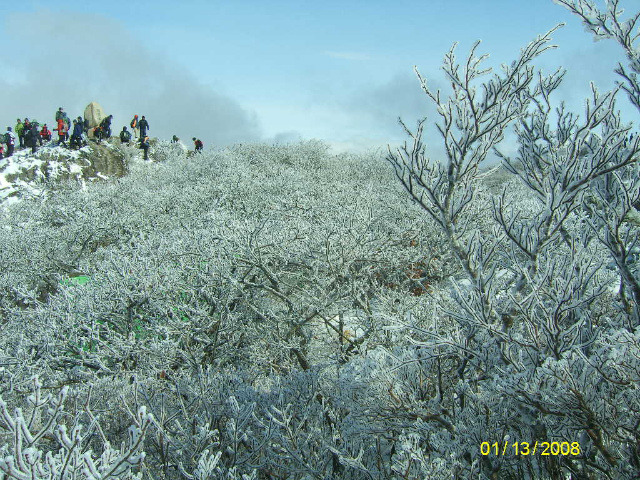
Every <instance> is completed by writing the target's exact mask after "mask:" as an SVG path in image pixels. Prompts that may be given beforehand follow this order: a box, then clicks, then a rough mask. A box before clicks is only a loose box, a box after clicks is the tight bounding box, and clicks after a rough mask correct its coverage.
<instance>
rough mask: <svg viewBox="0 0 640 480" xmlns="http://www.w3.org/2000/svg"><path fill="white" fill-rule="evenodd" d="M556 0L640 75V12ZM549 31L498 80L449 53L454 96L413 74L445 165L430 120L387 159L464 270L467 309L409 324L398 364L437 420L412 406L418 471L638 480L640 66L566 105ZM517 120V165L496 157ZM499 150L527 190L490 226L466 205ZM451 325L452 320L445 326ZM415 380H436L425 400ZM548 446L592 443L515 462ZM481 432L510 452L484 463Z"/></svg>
mask: <svg viewBox="0 0 640 480" xmlns="http://www.w3.org/2000/svg"><path fill="white" fill-rule="evenodd" d="M559 3H563V4H565V5H567V6H569V7H570V8H571V9H572V10H573V11H574V12H577V13H579V14H580V15H582V16H583V19H585V22H587V25H588V26H589V28H591V29H593V30H594V32H595V33H596V34H599V35H602V36H610V37H614V38H617V39H618V40H619V41H620V43H622V44H623V46H624V47H625V49H626V50H627V52H628V55H629V59H630V66H629V68H631V70H633V71H634V72H638V64H637V61H636V58H637V55H638V50H637V47H634V46H633V42H634V41H635V39H636V38H637V36H638V32H637V27H636V25H635V23H636V20H637V19H638V15H636V16H635V17H633V19H631V20H628V21H624V22H623V21H622V20H621V19H620V15H621V14H622V12H621V11H620V10H619V8H618V6H617V4H618V2H609V3H608V4H609V9H608V11H607V12H605V13H598V12H597V11H596V10H595V8H594V7H593V5H591V4H590V3H588V2H586V1H583V2H564V1H561V2H559ZM552 32H553V31H551V32H549V33H548V34H546V35H544V36H541V37H540V38H538V39H536V40H535V41H534V42H532V43H531V44H530V45H529V46H528V47H527V48H525V49H524V50H522V52H521V56H520V57H519V58H518V59H517V60H516V61H515V62H513V63H512V64H511V65H509V66H504V67H503V72H502V73H501V74H497V75H494V76H493V77H492V78H490V79H488V80H485V81H482V80H481V79H482V77H483V76H485V75H487V74H488V73H489V71H488V70H483V69H482V67H481V62H482V60H483V59H484V57H476V54H475V51H476V49H477V45H475V46H474V48H473V49H472V51H471V53H470V54H469V56H468V58H467V59H466V60H465V61H464V62H463V63H462V64H458V63H457V61H456V58H455V56H454V51H453V50H452V51H451V52H449V54H447V56H446V57H445V62H444V65H443V70H444V72H445V73H446V75H447V76H448V78H449V80H450V81H451V83H452V87H453V93H452V94H451V95H450V96H449V97H448V98H446V99H445V98H443V96H442V94H441V92H440V91H433V90H431V89H430V88H429V86H428V85H427V82H426V80H425V79H424V78H423V77H422V76H421V75H420V74H419V73H418V78H419V80H420V83H421V85H422V88H423V90H424V92H425V94H426V95H427V97H428V98H429V99H430V100H431V101H432V102H434V103H435V105H436V107H437V111H438V114H439V116H440V121H439V123H438V129H439V131H440V134H441V136H442V140H443V142H444V144H445V149H446V158H444V159H443V161H439V159H438V160H433V159H430V158H429V157H428V155H427V153H426V148H425V145H424V144H423V141H422V127H423V122H424V121H421V122H420V123H419V124H418V128H417V130H416V131H415V132H412V131H410V130H409V129H408V128H406V127H405V130H406V131H407V133H408V134H409V135H410V137H411V138H412V145H411V146H407V145H405V146H404V147H402V148H400V149H398V150H397V151H395V152H394V151H391V150H390V152H389V155H388V157H387V158H388V160H389V162H390V163H391V164H392V166H393V167H394V169H395V173H396V176H397V178H398V179H399V180H400V182H401V183H402V185H403V186H404V188H405V190H406V191H407V192H408V193H409V194H410V196H411V197H412V198H413V199H414V201H415V202H416V203H417V204H418V205H420V206H421V207H422V209H423V210H424V211H425V212H426V214H428V215H429V216H430V217H431V218H433V219H434V221H435V222H436V223H437V224H438V225H439V227H440V229H441V230H442V231H443V232H444V234H445V235H446V238H447V241H448V243H449V245H450V247H451V250H452V252H453V253H454V254H455V256H456V257H457V259H458V261H459V264H460V266H461V267H462V269H463V270H464V272H465V274H466V278H467V280H465V281H461V280H460V279H458V280H454V281H453V286H454V288H455V295H454V298H455V300H456V305H455V306H454V308H450V307H449V308H448V311H447V312H446V313H445V315H444V316H443V318H442V319H438V320H437V321H435V320H434V321H433V324H432V326H430V327H429V328H416V327H415V326H414V325H412V324H410V323H409V322H408V324H407V327H408V328H410V332H412V334H411V335H412V337H413V338H414V341H415V343H416V344H417V345H418V346H419V347H420V348H418V349H416V350H415V351H413V352H411V353H409V354H407V353H403V355H402V357H400V358H399V360H400V363H398V366H397V367H396V368H398V369H400V370H406V371H407V373H406V379H405V380H403V381H401V382H398V384H397V386H396V387H395V388H397V390H398V391H399V392H404V395H397V396H398V402H399V403H400V405H401V406H402V407H404V408H402V410H408V412H407V413H406V414H407V415H409V414H411V413H413V412H415V411H416V410H418V407H416V405H421V406H422V408H423V409H424V411H425V412H429V414H428V415H425V414H423V415H422V416H420V415H417V414H415V413H414V415H415V416H416V422H415V423H414V424H413V426H412V428H409V429H404V435H403V438H404V439H405V442H404V444H403V449H402V450H403V451H402V454H401V455H397V461H398V462H399V464H400V465H401V468H402V469H404V471H412V472H415V473H416V475H418V474H421V475H426V474H427V473H428V472H433V471H441V472H443V474H444V472H451V471H454V472H459V474H460V475H461V476H462V477H464V478H470V477H472V476H473V477H478V476H481V477H482V478H494V477H495V478H497V477H499V478H558V479H559V478H567V475H572V476H575V477H576V478H635V477H636V476H637V475H638V472H639V471H640V451H639V449H638V445H639V443H638V440H639V439H640V437H639V436H638V435H639V433H638V429H637V413H638V409H639V408H640V401H639V399H640V396H638V390H637V380H638V373H639V372H640V363H639V362H638V360H639V359H640V356H639V355H638V354H639V353H640V344H639V343H638V333H639V330H638V326H639V318H638V310H637V309H638V303H637V302H638V300H640V297H639V296H638V280H637V274H636V269H635V266H634V264H635V260H636V259H635V257H634V255H633V253H634V251H635V250H634V248H635V246H636V243H637V241H638V229H637V228H638V225H637V224H636V223H634V222H630V221H629V218H628V216H629V213H630V211H631V210H632V205H633V204H635V203H636V202H637V201H638V198H639V191H640V184H639V181H638V173H640V172H638V167H637V158H638V153H639V151H640V147H639V143H638V139H637V137H636V138H635V140H631V141H630V140H629V133H630V130H631V126H630V125H625V124H623V123H622V122H621V120H620V117H619V114H618V113H617V112H616V110H615V98H616V94H617V92H618V90H619V89H620V88H622V89H624V90H626V91H627V93H629V95H630V96H631V98H632V101H633V99H634V95H637V94H638V90H637V84H636V83H635V73H634V74H630V73H627V71H626V70H625V68H624V67H622V66H620V67H619V68H618V73H619V74H620V75H621V76H622V77H623V78H624V80H625V81H626V83H623V84H621V86H620V87H619V88H618V89H617V90H615V91H613V92H605V93H600V92H598V91H597V90H596V89H595V87H592V96H591V98H589V99H588V100H587V102H586V108H585V112H584V114H583V115H582V116H579V115H577V114H573V113H570V112H567V111H566V110H565V108H564V106H563V105H562V104H560V105H558V106H557V107H556V108H555V109H554V107H553V106H552V104H551V100H550V96H551V94H552V92H553V91H554V90H555V89H556V88H557V87H558V85H559V84H560V82H561V80H562V76H563V72H562V71H560V70H559V71H557V72H555V73H553V74H551V75H549V76H544V75H542V74H541V73H536V72H535V70H534V68H533V67H532V66H531V65H530V62H531V61H532V60H533V59H534V58H535V57H536V56H538V55H540V54H541V53H543V52H544V51H545V50H546V49H548V48H551V47H550V46H549V44H548V42H549V40H550V34H551V33H552ZM634 35H635V36H634ZM634 103H635V102H634ZM511 123H513V124H514V126H515V131H516V133H517V136H518V140H519V144H520V147H519V149H518V153H517V156H516V157H515V158H510V157H507V156H505V155H502V154H501V153H500V151H499V149H496V147H498V144H499V142H500V140H501V139H502V138H503V135H504V131H505V129H506V128H507V126H508V125H509V124H511ZM403 126H404V124H403ZM492 149H495V151H496V152H497V153H498V155H500V156H501V157H502V159H503V165H504V167H505V168H506V169H507V170H508V171H509V172H511V173H512V174H513V175H515V176H516V177H517V178H518V179H519V180H520V181H521V182H522V185H523V186H524V187H526V190H524V191H523V190H522V189H519V190H515V191H507V189H506V188H505V189H504V191H503V193H502V194H501V195H497V196H495V197H494V198H493V199H492V200H491V202H492V210H493V215H492V220H493V225H492V226H491V227H490V228H486V227H484V228H482V227H481V226H479V225H478V222H477V221H476V220H475V218H474V215H472V214H470V213H471V212H473V209H474V204H475V203H477V202H478V201H481V199H480V200H479V199H478V195H477V192H478V185H480V184H481V181H482V180H481V170H480V167H481V164H482V162H483V160H484V159H485V158H486V156H487V154H488V153H489V152H490V151H491V150H492ZM607 257H608V259H609V260H606V261H604V262H603V259H605V258H607ZM609 262H611V263H610V264H609ZM608 264H609V265H608ZM609 266H610V267H611V268H609ZM618 287H619V288H618ZM612 291H613V292H615V293H613V294H612V293H611V292H612ZM413 315H415V316H431V315H432V313H431V312H428V311H420V310H417V311H414V312H413ZM447 321H448V322H449V323H451V321H452V322H453V324H454V325H455V328H453V329H451V328H443V327H442V323H443V322H447ZM618 339H619V340H618ZM411 372H413V374H411ZM423 372H424V373H423ZM416 375H421V376H422V375H425V376H426V378H427V379H432V380H426V381H430V382H433V384H432V386H431V387H430V388H429V389H428V390H427V391H428V393H427V396H426V398H425V399H424V400H422V401H421V402H416V401H415V400H416V398H419V397H418V395H420V389H419V388H418V387H419V385H418V384H416V380H415V378H416V377H415V376H416ZM400 378H402V377H400ZM420 383H422V382H420ZM543 441H547V442H552V441H556V442H565V443H566V444H567V445H579V453H578V451H577V450H576V451H575V455H573V454H570V455H564V456H563V455H559V456H550V457H543V456H535V455H529V456H525V455H522V454H521V455H516V454H515V448H516V447H515V443H516V442H517V443H519V444H520V447H521V448H522V444H521V442H529V444H530V445H532V448H533V445H535V442H539V443H540V442H543ZM482 442H488V443H487V445H493V444H494V443H495V442H497V444H498V445H499V448H500V453H499V454H497V455H496V454H495V447H494V453H493V454H489V455H482V454H481V451H480V445H481V444H482ZM576 442H577V443H576ZM425 445H427V447H426V448H425ZM454 452H455V453H454ZM503 452H505V453H506V454H504V455H503V454H502V453H503ZM485 453H486V450H485Z"/></svg>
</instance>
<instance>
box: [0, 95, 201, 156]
mask: <svg viewBox="0 0 640 480" xmlns="http://www.w3.org/2000/svg"><path fill="white" fill-rule="evenodd" d="M55 121H56V128H54V129H53V130H54V131H56V132H58V145H63V146H65V147H67V142H68V146H69V147H70V148H72V149H75V148H81V147H83V146H84V145H86V144H87V140H86V139H87V137H88V136H89V132H90V131H91V134H92V136H93V138H94V139H95V140H96V141H97V142H98V143H100V141H101V140H103V139H108V138H110V137H111V122H112V121H113V115H108V116H107V117H105V118H103V119H102V121H101V122H100V124H99V125H97V126H95V127H90V123H89V119H87V118H85V119H83V118H82V117H81V116H80V117H78V118H76V119H74V120H73V121H72V122H71V121H70V120H69V117H68V115H67V114H66V112H65V111H64V108H62V107H60V108H59V109H58V110H57V111H56V115H55ZM129 126H130V127H131V131H129V130H127V127H126V126H124V127H122V131H121V132H120V142H121V143H127V144H128V143H130V142H131V140H132V139H133V140H135V141H136V142H137V143H138V144H139V147H140V148H141V149H142V150H143V151H144V159H145V160H148V159H149V147H150V145H149V136H148V135H147V131H148V130H149V122H148V121H147V119H146V118H145V116H144V115H142V118H140V119H138V115H134V117H133V119H132V120H131V122H130V123H129ZM69 132H71V135H69ZM52 136H53V133H52V132H51V130H49V127H47V124H46V123H45V124H44V125H42V127H40V124H39V123H38V121H37V120H35V119H32V120H29V119H28V118H25V119H24V121H22V120H20V119H19V118H18V119H17V122H16V125H15V130H12V128H11V127H7V131H6V133H5V134H4V136H0V137H1V138H0V158H3V157H4V156H7V157H10V156H11V155H13V153H14V151H15V148H16V142H18V145H19V148H20V149H23V148H28V147H31V152H32V153H36V150H37V146H38V145H40V146H42V145H43V143H44V142H50V141H51V139H52ZM171 141H172V142H174V143H175V142H179V141H180V139H179V138H178V137H176V136H175V135H174V136H173V139H172V140H171ZM193 142H194V149H195V152H196V153H197V152H201V151H202V149H203V147H204V144H203V143H202V141H201V140H200V139H196V138H195V137H193ZM5 145H6V151H5Z"/></svg>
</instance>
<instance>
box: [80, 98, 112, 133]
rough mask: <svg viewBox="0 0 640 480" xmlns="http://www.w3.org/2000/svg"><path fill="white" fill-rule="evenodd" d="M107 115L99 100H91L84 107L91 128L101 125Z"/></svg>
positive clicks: (85, 117)
mask: <svg viewBox="0 0 640 480" xmlns="http://www.w3.org/2000/svg"><path fill="white" fill-rule="evenodd" d="M106 116H107V115H106V114H105V113H104V110H103V109H102V107H101V106H100V104H99V103H98V102H91V103H90V104H89V105H87V106H86V108H85V109H84V119H85V120H88V121H89V128H94V127H97V126H98V125H100V122H101V121H102V119H103V118H104V117H106Z"/></svg>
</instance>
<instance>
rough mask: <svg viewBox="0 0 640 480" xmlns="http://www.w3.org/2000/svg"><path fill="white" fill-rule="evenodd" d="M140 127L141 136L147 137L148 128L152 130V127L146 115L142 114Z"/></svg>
mask: <svg viewBox="0 0 640 480" xmlns="http://www.w3.org/2000/svg"><path fill="white" fill-rule="evenodd" d="M138 128H139V129H140V138H144V137H146V136H147V130H150V128H149V122H147V119H146V118H144V115H142V119H141V120H140V123H138Z"/></svg>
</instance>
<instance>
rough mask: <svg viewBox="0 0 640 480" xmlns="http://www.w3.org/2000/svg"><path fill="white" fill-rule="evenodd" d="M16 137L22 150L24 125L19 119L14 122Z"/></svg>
mask: <svg viewBox="0 0 640 480" xmlns="http://www.w3.org/2000/svg"><path fill="white" fill-rule="evenodd" d="M16 135H18V139H19V140H20V148H24V124H23V123H22V120H20V119H19V118H18V119H17V120H16ZM7 156H9V155H7Z"/></svg>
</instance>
